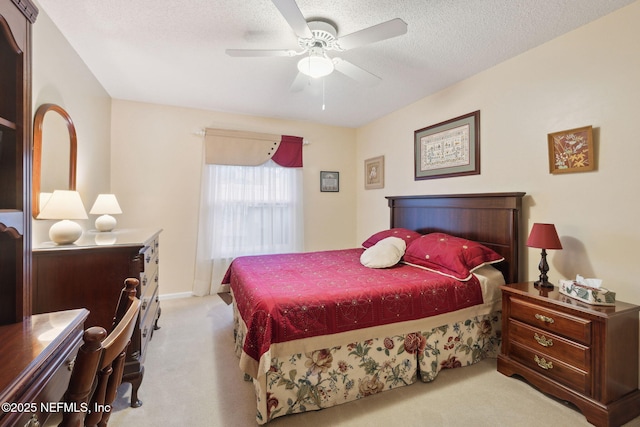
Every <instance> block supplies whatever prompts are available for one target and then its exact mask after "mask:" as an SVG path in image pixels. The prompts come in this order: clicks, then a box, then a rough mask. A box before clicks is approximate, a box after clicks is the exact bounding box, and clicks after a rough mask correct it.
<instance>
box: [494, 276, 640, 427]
mask: <svg viewBox="0 0 640 427" xmlns="http://www.w3.org/2000/svg"><path fill="white" fill-rule="evenodd" d="M501 289H502V349H501V354H500V355H499V356H498V371H499V372H501V373H503V374H505V375H508V376H511V375H520V376H522V377H523V378H524V379H526V380H527V381H528V382H529V383H531V384H532V385H534V386H535V387H537V388H538V389H539V390H541V391H542V392H544V393H548V394H550V395H552V396H555V397H557V398H559V399H562V400H566V401H568V402H571V403H573V404H574V405H576V406H577V407H578V408H579V409H580V411H582V413H583V414H584V415H585V417H586V418H587V420H588V421H589V422H590V423H592V424H594V425H597V426H607V427H610V426H619V425H621V424H624V423H626V422H628V421H630V420H632V419H633V418H635V417H637V416H640V390H638V340H639V337H638V329H639V320H638V312H639V311H640V307H639V306H636V305H633V304H628V303H624V302H617V303H616V305H615V306H597V305H589V304H586V303H582V302H580V301H578V300H575V299H573V298H569V297H567V296H565V295H562V294H561V293H560V292H559V291H558V287H557V286H556V287H555V288H554V289H552V290H544V289H538V288H536V287H535V286H534V285H533V282H530V283H515V284H510V285H506V286H501Z"/></svg>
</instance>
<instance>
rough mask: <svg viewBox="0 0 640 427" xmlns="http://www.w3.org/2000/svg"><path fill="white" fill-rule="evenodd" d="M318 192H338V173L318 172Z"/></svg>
mask: <svg viewBox="0 0 640 427" xmlns="http://www.w3.org/2000/svg"><path fill="white" fill-rule="evenodd" d="M320 191H322V192H334V193H337V192H338V191H340V172H329V171H320Z"/></svg>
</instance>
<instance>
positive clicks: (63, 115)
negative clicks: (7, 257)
mask: <svg viewBox="0 0 640 427" xmlns="http://www.w3.org/2000/svg"><path fill="white" fill-rule="evenodd" d="M47 113H49V114H47ZM77 145H78V138H77V136H76V127H75V125H74V124H73V121H72V120H71V117H70V116H69V114H68V113H67V112H66V111H65V110H64V109H63V108H62V107H60V106H59V105H55V104H42V105H41V106H40V107H38V109H37V110H36V114H35V118H34V122H33V183H32V197H31V205H32V211H33V217H34V218H36V217H37V216H38V214H39V213H40V201H41V199H42V196H43V195H44V194H46V193H52V192H53V190H75V189H76V150H77Z"/></svg>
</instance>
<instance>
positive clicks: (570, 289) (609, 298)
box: [560, 280, 616, 305]
mask: <svg viewBox="0 0 640 427" xmlns="http://www.w3.org/2000/svg"><path fill="white" fill-rule="evenodd" d="M560 293H561V294H564V295H567V296H570V297H571V298H575V299H578V300H580V301H584V302H586V303H588V304H593V305H615V304H616V293H615V292H612V291H610V290H608V289H605V288H590V287H588V286H584V285H580V284H578V283H576V282H574V281H573V280H560Z"/></svg>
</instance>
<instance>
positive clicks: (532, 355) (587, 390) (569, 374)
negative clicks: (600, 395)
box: [510, 341, 591, 396]
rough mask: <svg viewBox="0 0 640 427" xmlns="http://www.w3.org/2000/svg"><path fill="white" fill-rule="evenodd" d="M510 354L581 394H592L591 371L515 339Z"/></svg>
mask: <svg viewBox="0 0 640 427" xmlns="http://www.w3.org/2000/svg"><path fill="white" fill-rule="evenodd" d="M510 356H511V358H512V359H514V360H516V361H518V362H520V363H522V364H523V365H525V366H527V367H529V368H531V369H533V370H534V371H537V372H539V373H541V374H543V375H545V376H546V377H548V378H550V379H552V380H555V381H558V382H559V383H562V384H564V385H566V386H569V387H571V388H572V389H573V390H575V391H577V392H579V393H581V394H584V395H587V396H590V395H591V374H590V373H589V372H586V371H583V370H581V369H577V368H575V367H574V366H571V365H568V364H566V363H564V362H562V361H561V360H558V359H556V358H554V357H551V356H549V355H548V354H546V353H544V352H537V351H533V350H532V349H530V348H529V347H524V346H522V345H520V344H518V343H516V342H513V341H512V342H511V353H510Z"/></svg>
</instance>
